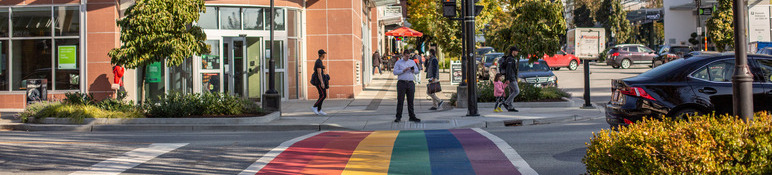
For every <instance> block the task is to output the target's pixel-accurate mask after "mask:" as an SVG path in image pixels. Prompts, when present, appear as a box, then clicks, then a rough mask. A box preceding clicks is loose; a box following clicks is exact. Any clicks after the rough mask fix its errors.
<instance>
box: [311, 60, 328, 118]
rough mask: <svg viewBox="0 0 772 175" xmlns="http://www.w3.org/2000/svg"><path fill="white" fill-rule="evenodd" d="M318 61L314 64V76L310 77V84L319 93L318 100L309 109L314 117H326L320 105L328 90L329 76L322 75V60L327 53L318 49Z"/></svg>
mask: <svg viewBox="0 0 772 175" xmlns="http://www.w3.org/2000/svg"><path fill="white" fill-rule="evenodd" d="M318 53H319V59H316V63H314V74H313V75H312V76H311V84H312V85H314V86H316V91H317V92H319V99H317V100H316V103H314V106H313V107H311V110H312V111H314V113H315V114H316V115H327V113H325V112H324V111H322V104H323V103H324V99H326V98H327V89H329V88H330V86H329V85H330V84H329V82H330V76H329V75H327V74H324V69H326V68H325V67H324V64H323V63H322V60H323V59H324V58H325V57H326V56H327V52H325V51H324V49H319V51H318Z"/></svg>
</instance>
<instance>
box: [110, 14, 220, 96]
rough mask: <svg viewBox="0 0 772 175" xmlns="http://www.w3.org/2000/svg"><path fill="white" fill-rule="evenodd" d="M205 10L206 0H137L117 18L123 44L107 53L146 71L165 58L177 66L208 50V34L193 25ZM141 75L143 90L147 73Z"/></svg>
mask: <svg viewBox="0 0 772 175" xmlns="http://www.w3.org/2000/svg"><path fill="white" fill-rule="evenodd" d="M205 10H206V9H205V8H204V1H203V0H137V1H136V4H134V5H133V6H131V7H129V8H128V9H127V10H126V12H125V15H126V18H123V19H120V20H118V22H117V23H118V27H120V28H121V37H120V39H121V42H122V43H123V45H122V46H121V47H120V48H114V49H112V50H111V51H110V53H108V56H110V58H111V62H112V64H115V65H121V66H124V67H126V68H129V69H136V68H139V70H140V71H144V70H145V67H146V65H147V64H150V63H154V62H159V61H164V60H166V63H167V66H176V65H179V64H180V63H182V62H183V61H184V60H185V59H186V58H190V57H191V56H193V55H201V54H205V53H209V46H208V45H206V44H205V43H204V41H205V40H206V34H204V31H203V30H202V29H201V28H200V27H198V26H193V25H192V24H193V22H195V21H198V17H199V13H200V12H204V11H205ZM140 79H141V81H142V82H141V86H142V87H141V88H142V89H143V90H141V91H144V85H145V83H144V81H145V74H144V73H142V74H141V76H140ZM141 96H144V92H143V93H142V95H141ZM140 100H141V99H140Z"/></svg>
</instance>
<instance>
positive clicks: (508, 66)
mask: <svg viewBox="0 0 772 175" xmlns="http://www.w3.org/2000/svg"><path fill="white" fill-rule="evenodd" d="M519 51H520V50H518V49H517V47H515V46H512V47H509V53H507V56H505V57H504V58H503V59H501V60H499V72H500V73H501V74H504V78H505V79H506V81H509V86H508V88H509V92H510V94H509V97H507V100H506V101H505V102H504V107H506V108H507V110H508V111H509V112H518V111H517V109H515V106H513V105H512V102H514V101H515V97H517V95H518V94H520V87H518V86H517V69H518V67H517V66H518V65H519V64H520V58H519V56H518V55H517V54H518V53H519Z"/></svg>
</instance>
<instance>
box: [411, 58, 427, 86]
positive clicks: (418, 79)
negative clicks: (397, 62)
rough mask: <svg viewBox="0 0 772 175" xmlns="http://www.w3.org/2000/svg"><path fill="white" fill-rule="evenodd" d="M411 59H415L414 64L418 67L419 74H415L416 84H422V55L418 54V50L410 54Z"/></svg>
mask: <svg viewBox="0 0 772 175" xmlns="http://www.w3.org/2000/svg"><path fill="white" fill-rule="evenodd" d="M410 57H411V58H412V59H413V62H415V64H416V67H418V70H419V71H418V73H416V74H415V80H416V81H415V82H416V84H421V70H423V69H424V68H423V65H424V61H423V60H421V55H419V54H418V51H417V50H414V51H413V53H412V54H410Z"/></svg>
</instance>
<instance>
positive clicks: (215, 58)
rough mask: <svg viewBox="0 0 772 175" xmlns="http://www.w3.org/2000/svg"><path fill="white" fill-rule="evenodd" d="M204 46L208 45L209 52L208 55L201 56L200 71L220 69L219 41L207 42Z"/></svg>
mask: <svg viewBox="0 0 772 175" xmlns="http://www.w3.org/2000/svg"><path fill="white" fill-rule="evenodd" d="M206 44H208V45H209V48H210V49H211V50H210V51H209V54H204V55H201V69H204V70H216V69H220V41H218V40H207V41H206Z"/></svg>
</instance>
